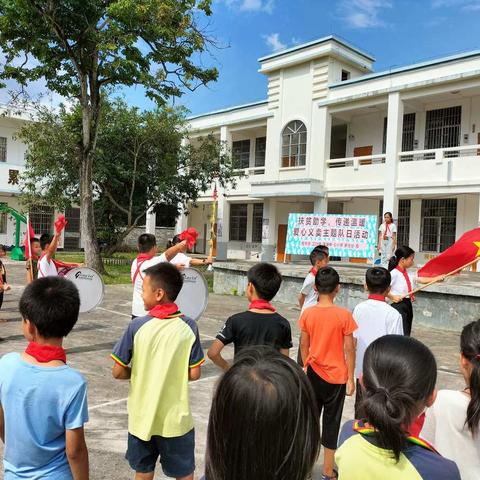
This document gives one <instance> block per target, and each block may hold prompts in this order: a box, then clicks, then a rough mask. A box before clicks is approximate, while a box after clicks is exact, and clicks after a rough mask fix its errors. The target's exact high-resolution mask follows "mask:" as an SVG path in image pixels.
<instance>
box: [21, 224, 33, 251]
mask: <svg viewBox="0 0 480 480" xmlns="http://www.w3.org/2000/svg"><path fill="white" fill-rule="evenodd" d="M27 229H28V231H27V232H26V233H25V240H24V241H23V247H24V249H25V257H26V259H27V260H29V259H30V252H31V250H32V248H31V246H30V242H31V241H32V238H35V232H34V231H33V227H32V224H31V223H30V220H29V221H28V225H27Z"/></svg>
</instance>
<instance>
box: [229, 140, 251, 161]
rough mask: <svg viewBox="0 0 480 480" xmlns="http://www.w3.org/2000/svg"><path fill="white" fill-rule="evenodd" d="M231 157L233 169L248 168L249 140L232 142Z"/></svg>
mask: <svg viewBox="0 0 480 480" xmlns="http://www.w3.org/2000/svg"><path fill="white" fill-rule="evenodd" d="M232 157H233V167H234V168H248V167H249V166H250V140H239V141H236V142H233V143H232Z"/></svg>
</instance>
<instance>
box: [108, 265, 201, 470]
mask: <svg viewBox="0 0 480 480" xmlns="http://www.w3.org/2000/svg"><path fill="white" fill-rule="evenodd" d="M182 285H183V277H182V274H181V273H180V272H179V271H178V269H177V268H175V266H173V265H172V264H170V263H165V262H163V263H159V264H158V265H154V266H153V267H149V268H147V269H146V270H145V279H144V281H143V301H144V304H145V310H147V311H148V312H149V313H148V315H146V316H144V317H140V318H136V319H135V320H133V321H132V322H131V323H130V325H129V326H128V327H127V329H126V331H125V333H124V335H123V337H122V338H121V339H120V341H119V342H118V343H117V345H116V346H115V348H114V350H113V353H112V358H113V360H114V361H115V364H114V366H113V376H114V377H115V378H118V379H131V383H130V393H129V396H128V449H127V455H126V457H127V460H128V461H129V463H130V466H131V467H132V468H133V469H134V470H135V471H136V472H137V473H136V477H135V478H136V479H137V480H139V479H142V480H153V477H154V471H155V464H156V461H157V459H158V457H160V463H161V464H162V468H163V472H164V473H165V475H166V476H168V477H174V478H177V479H182V480H192V479H193V472H194V470H195V455H194V449H195V431H194V428H193V418H192V414H191V412H190V403H189V395H188V381H189V380H198V379H199V378H200V373H201V367H200V366H201V364H202V363H203V362H204V357H203V350H202V346H201V344H200V336H199V333H198V328H197V325H196V323H195V322H194V321H193V320H192V319H190V318H187V317H185V316H183V315H182V313H181V312H179V311H178V307H177V305H175V303H173V302H175V299H176V298H177V295H178V294H179V292H180V290H181V289H182ZM129 364H130V366H128V365H129Z"/></svg>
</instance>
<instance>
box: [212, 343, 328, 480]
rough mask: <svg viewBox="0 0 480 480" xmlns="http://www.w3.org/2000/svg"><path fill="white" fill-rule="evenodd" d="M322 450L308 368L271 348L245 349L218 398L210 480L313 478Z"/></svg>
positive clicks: (214, 403)
mask: <svg viewBox="0 0 480 480" xmlns="http://www.w3.org/2000/svg"><path fill="white" fill-rule="evenodd" d="M246 429H248V440H247V441H246V437H245V434H246ZM319 449H320V429H319V424H318V411H317V406H316V402H315V396H314V393H313V391H312V387H311V386H310V384H309V382H308V379H307V378H306V376H305V374H304V373H303V372H302V369H301V368H300V367H299V366H298V365H297V364H296V363H295V362H293V361H292V360H290V359H289V358H287V357H285V356H284V355H280V354H279V353H278V352H276V351H275V350H274V349H272V348H270V347H248V348H245V349H243V350H242V352H241V353H240V354H239V355H238V356H237V358H236V360H235V364H234V365H233V366H232V368H231V369H230V370H229V371H228V372H227V373H225V375H224V376H223V377H222V378H221V379H220V382H219V383H218V386H217V388H216V391H215V394H214V397H213V401H212V409H211V411H210V419H209V423H208V434H207V453H206V461H205V473H206V477H205V478H206V480H224V479H228V480H246V479H248V480H265V479H273V478H275V479H282V480H307V479H308V478H311V477H310V474H311V471H312V468H313V466H314V464H315V461H316V459H317V457H318V453H319Z"/></svg>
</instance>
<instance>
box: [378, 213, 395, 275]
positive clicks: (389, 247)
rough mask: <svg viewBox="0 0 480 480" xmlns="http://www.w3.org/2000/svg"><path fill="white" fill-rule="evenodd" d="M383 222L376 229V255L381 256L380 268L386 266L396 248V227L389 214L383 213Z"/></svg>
mask: <svg viewBox="0 0 480 480" xmlns="http://www.w3.org/2000/svg"><path fill="white" fill-rule="evenodd" d="M383 219H384V222H383V223H382V224H381V225H380V228H379V229H378V232H379V234H378V253H380V256H381V264H382V267H386V266H387V265H388V260H389V259H390V257H391V256H392V255H393V252H394V251H395V249H396V248H397V226H396V225H395V224H394V223H393V215H392V213H391V212H387V213H385V215H384V216H383Z"/></svg>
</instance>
